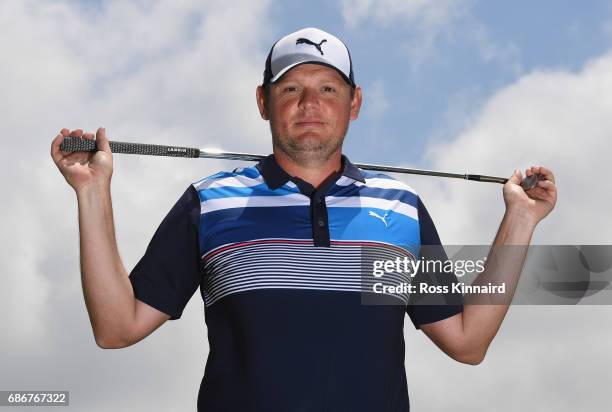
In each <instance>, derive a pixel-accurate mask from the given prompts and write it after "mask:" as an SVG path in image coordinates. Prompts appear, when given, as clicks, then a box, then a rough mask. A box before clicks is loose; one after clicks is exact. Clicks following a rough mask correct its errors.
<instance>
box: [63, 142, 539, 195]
mask: <svg viewBox="0 0 612 412" xmlns="http://www.w3.org/2000/svg"><path fill="white" fill-rule="evenodd" d="M109 145H110V149H111V152H113V153H124V154H141V155H150V156H170V157H188V158H201V157H203V158H211V159H233V160H246V161H259V160H261V159H263V158H265V157H266V156H264V155H259V154H249V153H239V152H221V151H218V152H217V151H212V150H204V149H196V148H192V147H180V146H164V145H154V144H144V143H126V142H118V141H109ZM60 149H61V150H62V151H64V152H93V151H96V150H97V149H96V142H95V141H94V140H87V139H82V138H79V137H66V138H64V141H63V142H62V143H61V145H60ZM355 166H357V167H359V168H362V169H367V170H375V171H381V172H393V173H408V174H415V175H425V176H439V177H451V178H456V179H465V180H474V181H477V182H491V183H501V184H504V183H506V182H507V181H508V179H506V178H503V177H495V176H485V175H475V174H468V173H465V174H464V173H447V172H436V171H433V170H422V169H409V168H407V167H397V166H384V165H374V164H366V163H355ZM534 176H535V175H534ZM528 179H529V178H527V179H525V180H524V181H523V182H522V183H521V185H522V186H523V188H525V187H529V186H531V187H532V186H533V182H531V181H528ZM531 180H534V179H531ZM524 184H525V185H524ZM525 190H527V189H525Z"/></svg>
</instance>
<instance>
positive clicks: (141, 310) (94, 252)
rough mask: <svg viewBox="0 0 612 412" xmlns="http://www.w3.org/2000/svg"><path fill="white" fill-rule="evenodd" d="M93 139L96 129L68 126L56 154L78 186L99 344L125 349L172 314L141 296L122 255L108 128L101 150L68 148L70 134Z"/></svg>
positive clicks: (89, 301)
mask: <svg viewBox="0 0 612 412" xmlns="http://www.w3.org/2000/svg"><path fill="white" fill-rule="evenodd" d="M69 135H70V136H74V137H83V138H85V139H89V140H92V139H93V134H92V133H86V134H83V130H81V129H77V130H73V131H72V132H69V131H68V129H62V130H61V132H60V133H59V134H58V135H57V136H56V138H55V139H54V140H53V142H52V144H51V157H52V158H53V161H54V162H55V164H56V166H57V167H58V169H59V170H60V172H61V173H62V175H64V178H65V179H66V181H67V182H68V184H69V185H70V186H72V188H73V189H74V190H75V193H76V195H77V200H78V210H79V236H80V251H81V253H80V256H81V278H82V285H83V295H84V298H85V305H86V307H87V311H88V313H89V319H90V322H91V325H92V329H93V332H94V337H95V340H96V343H97V344H98V346H100V347H102V348H119V347H124V346H129V345H131V344H133V343H135V342H138V341H139V340H141V339H143V338H144V337H146V336H147V335H149V334H150V333H151V332H153V331H154V330H155V329H156V328H158V327H159V326H160V325H161V324H162V323H164V322H165V321H166V320H167V319H168V318H169V317H170V316H169V315H166V314H165V313H163V312H160V311H158V310H157V309H154V308H152V307H151V306H149V305H147V304H145V303H143V302H140V301H138V300H136V298H135V297H134V291H133V288H132V285H131V284H130V280H129V278H128V275H127V272H126V270H125V267H124V266H123V263H122V261H121V258H120V256H119V252H118V248H117V241H116V239H115V230H114V224H113V211H112V203H111V196H110V180H111V176H112V169H113V165H112V154H111V150H110V146H109V143H108V139H107V138H106V133H105V130H104V129H103V128H99V129H98V131H97V133H96V142H97V148H98V151H96V152H92V153H85V152H75V153H69V154H67V153H64V152H62V151H61V150H60V148H59V147H60V144H61V142H62V141H63V139H64V138H65V137H67V136H69Z"/></svg>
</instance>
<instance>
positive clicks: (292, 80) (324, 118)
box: [257, 64, 361, 165]
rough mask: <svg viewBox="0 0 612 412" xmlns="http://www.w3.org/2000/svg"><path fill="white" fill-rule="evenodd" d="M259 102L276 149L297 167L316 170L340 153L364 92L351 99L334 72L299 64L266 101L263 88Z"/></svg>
mask: <svg viewBox="0 0 612 412" xmlns="http://www.w3.org/2000/svg"><path fill="white" fill-rule="evenodd" d="M257 103H258V105H259V110H260V113H261V116H262V117H263V118H264V119H266V120H269V121H270V129H271V131H272V141H273V144H274V146H275V147H276V148H278V149H280V150H281V151H283V152H284V153H285V154H286V155H288V156H289V157H290V158H291V159H292V160H293V161H295V162H296V163H300V164H304V165H305V164H309V165H313V164H318V163H322V162H325V161H326V160H328V159H329V158H330V157H331V156H332V155H333V154H334V153H336V152H338V151H341V148H342V141H343V140H344V136H345V134H346V132H347V130H348V125H349V121H350V120H355V119H356V118H357V116H358V114H359V108H360V106H361V89H360V88H359V87H357V88H356V90H355V96H354V97H353V98H352V99H351V87H350V86H349V85H348V83H346V81H345V80H344V79H343V78H342V77H341V76H340V74H339V73H338V72H337V71H336V70H334V69H332V68H330V67H327V66H322V65H319V64H301V65H298V66H296V67H294V68H292V69H291V70H289V71H288V72H287V73H285V75H284V76H282V78H281V79H280V80H278V81H277V82H276V83H274V84H272V85H271V89H270V94H269V100H268V101H267V102H266V101H265V96H264V92H263V88H262V87H261V86H259V87H258V88H257ZM266 103H267V104H266Z"/></svg>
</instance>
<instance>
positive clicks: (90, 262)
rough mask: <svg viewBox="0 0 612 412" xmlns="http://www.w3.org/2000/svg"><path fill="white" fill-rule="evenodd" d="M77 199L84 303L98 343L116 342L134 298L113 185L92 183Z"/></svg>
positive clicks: (132, 309)
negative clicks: (120, 243)
mask: <svg viewBox="0 0 612 412" xmlns="http://www.w3.org/2000/svg"><path fill="white" fill-rule="evenodd" d="M77 199H78V208H79V235H80V251H81V276H82V282H83V294H84V297H85V305H86V306H87V311H88V313H89V319H90V321H91V325H92V328H93V331H94V335H95V338H96V341H97V342H98V344H102V345H108V344H113V343H114V342H115V341H116V340H117V339H119V337H120V336H122V334H123V333H124V331H125V330H126V328H127V325H126V323H127V322H128V321H129V319H131V318H132V317H133V316H134V311H135V298H134V293H133V289H132V285H131V283H130V281H129V278H128V276H127V272H126V270H125V268H124V266H123V263H122V262H121V258H120V256H119V251H118V249H117V241H116V238H115V229H114V223H113V210H112V202H111V195H110V187H108V186H98V185H90V186H88V187H86V188H83V190H80V191H79V192H77Z"/></svg>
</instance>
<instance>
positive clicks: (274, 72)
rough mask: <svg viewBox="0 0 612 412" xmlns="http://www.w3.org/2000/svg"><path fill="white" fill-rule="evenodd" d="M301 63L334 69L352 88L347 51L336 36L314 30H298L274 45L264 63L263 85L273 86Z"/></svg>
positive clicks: (350, 68)
mask: <svg viewBox="0 0 612 412" xmlns="http://www.w3.org/2000/svg"><path fill="white" fill-rule="evenodd" d="M303 63H315V64H321V65H324V66H328V67H331V68H333V69H336V70H337V71H338V73H340V75H341V76H342V77H343V78H344V80H346V82H347V83H348V84H350V85H351V87H355V79H354V75H353V64H352V62H351V55H350V53H349V50H348V47H346V45H345V44H344V43H343V42H342V41H341V40H340V39H338V38H337V37H336V36H334V35H332V34H329V33H327V32H325V31H323V30H320V29H317V28H314V27H308V28H305V29H302V30H298V31H296V32H293V33H291V34H288V35H286V36H285V37H283V38H281V39H280V40H277V41H276V43H274V45H273V46H272V48H271V49H270V53H269V54H268V58H267V59H266V68H265V70H264V79H263V85H266V84H267V83H274V82H276V81H277V80H278V79H280V78H281V77H282V76H283V74H285V73H287V71H289V70H290V69H291V68H293V67H295V66H297V65H299V64H303Z"/></svg>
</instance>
